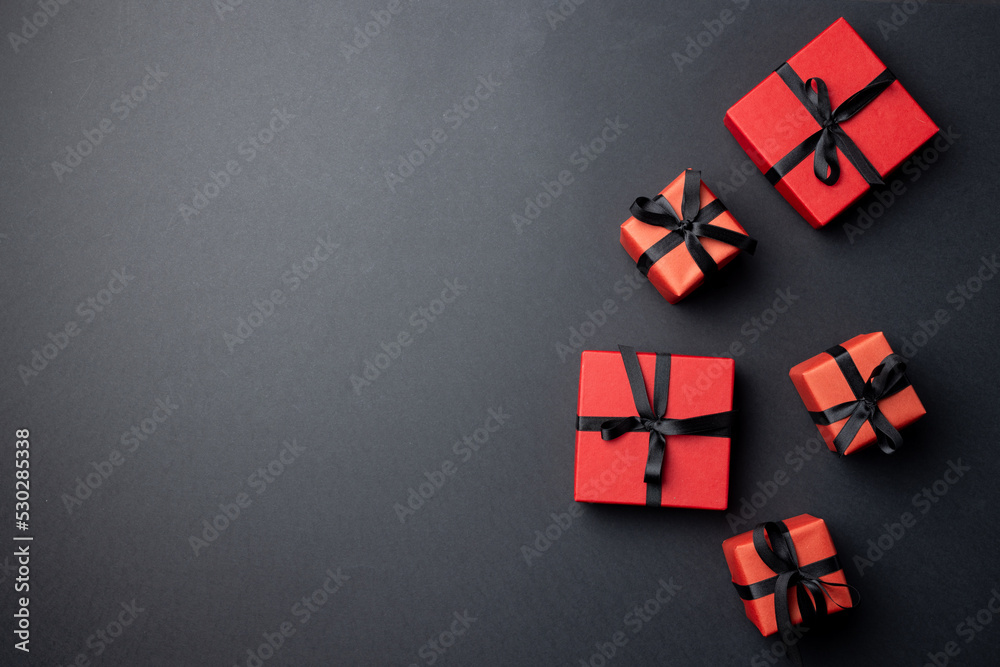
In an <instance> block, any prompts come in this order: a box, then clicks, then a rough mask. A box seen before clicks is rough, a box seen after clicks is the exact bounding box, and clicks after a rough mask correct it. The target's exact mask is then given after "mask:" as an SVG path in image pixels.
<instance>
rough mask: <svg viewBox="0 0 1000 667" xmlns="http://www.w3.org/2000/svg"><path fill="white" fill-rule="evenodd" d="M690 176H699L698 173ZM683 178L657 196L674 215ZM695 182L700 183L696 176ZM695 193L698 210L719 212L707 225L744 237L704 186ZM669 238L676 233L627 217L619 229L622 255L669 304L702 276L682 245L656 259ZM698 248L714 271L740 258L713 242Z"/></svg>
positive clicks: (736, 250)
mask: <svg viewBox="0 0 1000 667" xmlns="http://www.w3.org/2000/svg"><path fill="white" fill-rule="evenodd" d="M691 173H692V174H699V173H700V172H691ZM687 176H688V171H685V172H683V173H682V174H681V175H680V176H678V177H677V178H675V179H674V180H673V181H671V182H670V184H669V185H668V186H667V187H665V188H664V189H663V190H662V191H661V192H660V195H662V196H663V197H664V198H665V199H666V200H667V201H668V202H669V203H670V206H672V207H673V209H674V211H676V212H680V211H682V209H683V206H682V204H683V196H684V182H685V178H686V177H687ZM697 178H698V179H699V182H701V179H700V176H698V177H697ZM698 192H699V206H698V208H699V209H705V208H706V207H708V206H709V205H712V206H713V208H719V209H721V212H719V213H718V214H717V215H715V217H713V218H712V219H711V220H710V221H709V222H708V223H707V224H709V225H711V226H714V227H720V228H722V229H728V230H732V231H734V232H737V233H739V234H743V235H746V230H745V229H743V227H742V226H740V223H738V222H736V218H734V217H733V214H732V213H730V212H729V211H728V210H727V209H726V208H725V206H724V205H722V202H721V201H720V200H719V199H718V198H717V197H716V196H715V195H714V194H713V193H712V191H711V190H710V189H709V188H708V186H707V185H705V183H704V182H701V185H700V188H699V190H698ZM671 234H677V232H674V231H669V230H667V229H665V228H663V227H657V226H655V225H648V224H646V223H644V222H641V221H639V220H637V219H636V218H635V217H630V218H629V219H628V220H626V221H625V222H623V223H622V225H621V235H620V239H621V244H622V247H623V248H625V252H627V253H628V256H629V257H631V258H632V261H634V262H636V263H637V264H638V265H639V270H640V271H642V272H643V273H645V274H646V277H647V278H648V279H649V282H651V283H652V284H653V287H655V288H656V291H657V292H659V293H660V294H661V295H662V296H663V298H665V299H666V300H667V301H669V302H670V303H677V302H678V301H680V300H681V299H683V298H684V297H686V296H687V295H688V294H690V293H691V292H693V291H694V290H695V289H696V288H697V287H698V286H699V285H701V284H702V283H703V282H704V281H705V274H704V273H703V272H702V270H701V269H700V268H699V267H698V264H697V263H696V262H695V260H694V258H693V257H692V256H691V253H690V252H689V251H688V249H687V247H686V246H685V244H684V243H679V244H678V245H677V246H676V247H674V248H673V249H671V250H669V251H668V252H667V253H666V254H665V255H662V256H660V255H661V253H659V252H657V248H658V245H657V244H659V243H660V242H662V241H664V239H665V238H666V237H667V236H669V235H671ZM701 244H702V246H704V248H705V250H706V251H707V252H708V254H709V255H710V256H711V258H712V260H713V261H714V262H715V264H716V266H717V267H718V268H722V267H723V266H725V265H726V264H728V263H729V262H731V261H732V260H733V259H734V258H735V257H736V255H738V254H740V249H739V248H738V247H736V246H733V245H729V244H728V243H725V242H723V241H720V240H717V239H713V238H704V239H701ZM751 252H752V251H751ZM644 253H651V255H647V256H646V257H643V255H644ZM650 256H651V257H652V259H653V262H652V264H651V265H648V266H647V265H646V263H647V260H648V259H650Z"/></svg>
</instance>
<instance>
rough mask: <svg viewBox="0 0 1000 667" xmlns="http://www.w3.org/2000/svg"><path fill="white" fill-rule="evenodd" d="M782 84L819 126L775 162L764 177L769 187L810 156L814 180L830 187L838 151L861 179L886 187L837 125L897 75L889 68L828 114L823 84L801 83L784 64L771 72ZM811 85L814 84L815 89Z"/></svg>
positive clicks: (834, 179) (819, 81) (837, 175)
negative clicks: (812, 155)
mask: <svg viewBox="0 0 1000 667" xmlns="http://www.w3.org/2000/svg"><path fill="white" fill-rule="evenodd" d="M774 71H775V72H777V73H778V76H780V77H781V80H782V81H784V82H785V85H786V86H788V88H789V90H791V91H792V92H793V93H795V96H796V97H797V98H798V99H799V101H800V102H801V103H802V106H804V107H805V108H806V110H807V111H809V113H810V114H812V117H813V118H815V119H816V122H817V123H819V125H820V128H819V129H818V130H816V132H814V133H813V134H811V135H809V136H808V137H807V138H806V139H805V141H803V142H802V143H801V144H799V145H798V146H796V147H795V148H793V149H792V150H791V151H789V153H788V154H787V155H785V157H783V158H781V159H780V160H778V161H777V162H776V163H775V164H774V166H773V167H771V168H770V169H769V170H768V171H767V173H766V174H764V175H765V176H766V177H767V180H768V181H770V183H771V185H777V184H778V181H780V180H781V179H782V178H784V177H785V176H787V175H788V173H789V172H790V171H791V170H792V169H794V168H795V167H796V166H798V164H799V163H800V162H802V161H803V160H805V159H806V158H807V157H809V154H810V153H813V154H814V157H813V173H814V174H816V178H818V179H819V180H821V181H823V183H825V184H826V185H833V184H834V183H836V182H837V179H839V178H840V158H839V157H838V155H837V148H840V150H841V151H843V152H844V155H845V156H847V159H848V160H850V162H851V164H853V165H854V167H855V168H856V169H857V170H858V172H859V173H860V174H861V176H862V177H863V178H864V179H865V181H867V182H868V184H869V185H885V184H884V183H883V182H882V177H881V175H879V173H878V170H877V169H876V168H875V167H874V166H873V165H872V163H871V162H869V161H868V158H866V157H865V155H864V153H862V152H861V149H860V148H858V146H857V144H855V143H854V140H853V139H851V138H850V137H849V136H847V133H846V132H844V130H843V128H841V127H840V124H841V123H843V122H844V121H845V120H847V119H848V118H850V117H851V116H853V115H854V114H856V113H858V112H859V111H861V110H862V109H863V108H865V106H866V105H867V104H868V103H869V102H871V101H872V100H874V99H875V98H876V97H878V96H879V95H880V94H881V93H882V91H883V90H885V89H886V88H888V87H889V86H890V85H892V82H893V81H895V80H896V76H895V75H894V74H893V73H892V72H890V71H889V70H888V69H884V70H882V73H881V74H879V75H878V76H877V77H875V78H874V79H872V80H871V82H870V83H868V85H866V86H865V87H864V88H862V89H861V90H859V91H858V92H856V93H854V94H853V95H851V96H850V97H848V98H847V99H846V100H844V101H843V102H842V103H841V104H840V106H838V107H837V108H836V109H833V110H832V111H831V109H830V95H829V93H828V92H827V89H826V82H825V81H823V79H820V78H819V77H813V78H811V79H809V80H808V81H806V82H805V83H803V82H802V79H801V78H799V75H798V74H796V73H795V70H793V69H792V66H791V65H789V64H788V63H785V64H783V65H782V66H781V67H779V68H778V69H776V70H774ZM813 82H815V83H816V88H815V90H814V89H813Z"/></svg>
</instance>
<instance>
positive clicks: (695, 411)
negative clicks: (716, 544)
mask: <svg viewBox="0 0 1000 667" xmlns="http://www.w3.org/2000/svg"><path fill="white" fill-rule="evenodd" d="M626 351H631V350H630V349H629V348H623V354H624V352H626ZM623 354H619V353H618V352H600V351H593V350H585V351H584V352H583V353H582V355H581V357H580V395H579V403H578V410H577V414H578V420H577V428H578V430H577V434H576V470H575V477H574V494H573V497H574V499H576V500H577V501H579V502H593V503H621V504H627V505H646V504H651V503H650V502H649V500H650V497H649V496H648V495H647V494H648V493H650V492H651V493H653V494H654V495H655V493H656V491H658V492H659V496H660V498H659V501H660V502H659V503H657V504H659V505H661V506H669V507H695V508H701V509H718V510H721V509H725V508H726V504H727V500H728V495H729V445H730V438H729V436H728V430H725V433H726V435H725V436H724V437H720V436H718V435H708V434H706V433H702V434H698V435H667V436H665V448H664V449H663V450H662V451H663V462H662V467H661V468H660V472H661V473H662V482H661V483H660V484H659V485H657V486H656V487H655V488H654V489H652V490H650V489H648V488H647V487H649V486H650V485H647V484H646V483H645V481H644V479H645V476H644V472H645V469H646V467H647V463H648V460H647V459H648V458H649V452H650V450H651V447H650V439H651V435H650V433H649V432H647V431H644V430H638V431H635V432H626V433H624V434H623V435H620V436H618V437H615V438H614V439H613V440H604V439H602V433H601V432H600V429H601V424H602V422H605V420H613V419H616V418H624V417H633V418H635V419H638V415H639V411H638V410H637V407H636V402H635V396H634V394H633V391H632V387H631V384H630V380H629V375H628V372H627V371H626V367H625V363H624V357H623ZM633 354H634V353H633ZM636 357H637V359H638V370H641V376H642V379H641V381H642V384H643V385H644V388H645V392H646V396H650V397H653V401H652V404H653V405H655V404H656V403H657V397H656V396H655V394H656V392H655V389H656V386H655V384H656V383H655V380H656V373H657V365H658V363H659V364H666V365H667V366H666V368H669V380H668V383H667V389H668V393H667V397H666V411H665V413H663V415H665V417H666V418H667V419H668V420H680V419H686V418H690V417H700V416H702V415H709V417H705V419H712V418H713V417H718V416H719V415H718V414H716V415H713V414H712V413H723V414H725V415H730V416H731V414H732V413H731V412H730V411H731V410H732V405H733V377H734V368H735V362H734V361H733V360H732V359H727V358H718V357H691V356H684V355H677V354H674V355H663V354H661V355H657V354H652V353H639V354H638V355H636ZM664 357H666V359H664ZM664 370H665V368H664V367H663V366H661V367H660V371H661V372H663V371H664ZM660 399H661V400H662V397H660ZM588 421H589V423H590V426H587V422H588ZM581 426H582V427H584V428H589V429H592V430H579V429H580V428H581ZM717 432H719V433H721V432H723V431H722V430H720V431H717Z"/></svg>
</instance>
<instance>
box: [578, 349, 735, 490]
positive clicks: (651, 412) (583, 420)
mask: <svg viewBox="0 0 1000 667" xmlns="http://www.w3.org/2000/svg"><path fill="white" fill-rule="evenodd" d="M618 349H619V350H620V351H621V355H622V361H623V362H624V363H625V374H626V375H627V376H628V384H629V387H631V389H632V400H633V401H634V402H635V409H636V411H637V412H638V413H639V416H638V417H635V416H632V417H581V416H578V417H577V418H576V429H577V430H578V431H600V432H601V439H602V440H614V439H615V438H617V437H619V436H621V435H624V434H626V433H636V432H640V431H649V454H648V456H647V457H646V471H645V474H644V475H643V482H645V483H646V504H647V505H659V504H660V502H661V498H660V496H661V493H660V491H661V486H662V484H663V457H664V453H665V452H666V444H667V443H666V436H668V435H705V436H713V437H718V438H728V437H729V436H730V435H731V433H732V423H733V416H734V415H735V414H736V411H735V410H731V411H729V412H716V413H714V414H710V415H701V416H698V417H688V418H686V419H671V418H668V417H664V416H663V415H664V414H665V413H666V411H667V393H668V390H669V387H670V355H669V354H660V353H657V355H656V370H655V375H654V378H653V405H652V407H650V404H649V397H648V396H647V395H646V385H645V382H644V380H643V377H642V369H641V368H640V367H639V357H638V356H636V353H635V350H634V349H633V348H631V347H629V346H627V345H619V346H618Z"/></svg>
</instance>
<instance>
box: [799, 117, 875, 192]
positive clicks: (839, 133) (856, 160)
mask: <svg viewBox="0 0 1000 667" xmlns="http://www.w3.org/2000/svg"><path fill="white" fill-rule="evenodd" d="M831 129H832V130H833V140H834V141H835V142H836V145H837V147H839V148H840V150H842V151H843V152H844V155H845V156H846V157H847V159H848V160H850V162H851V164H853V165H854V168H855V169H857V170H858V173H860V174H861V176H862V178H864V179H865V182H867V183H868V185H885V182H884V181H883V180H882V175H881V174H879V173H878V169H876V168H875V165H873V164H872V163H871V162H870V161H869V160H868V158H867V157H865V154H864V153H862V152H861V149H860V148H858V145H857V144H856V143H854V140H853V139H851V138H850V137H849V136H847V133H846V132H844V131H843V130H842V129H841V128H840V126H839V125H837V126H836V127H835V128H831ZM833 153H834V155H836V153H837V149H836V148H833ZM816 155H817V156H818V155H819V152H818V151H817V153H816ZM837 170H838V175H839V170H840V167H839V166H838V167H837ZM817 176H818V174H817ZM820 180H823V179H820ZM825 182H826V181H824V183H825ZM834 182H836V180H834ZM827 185H832V183H827Z"/></svg>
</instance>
